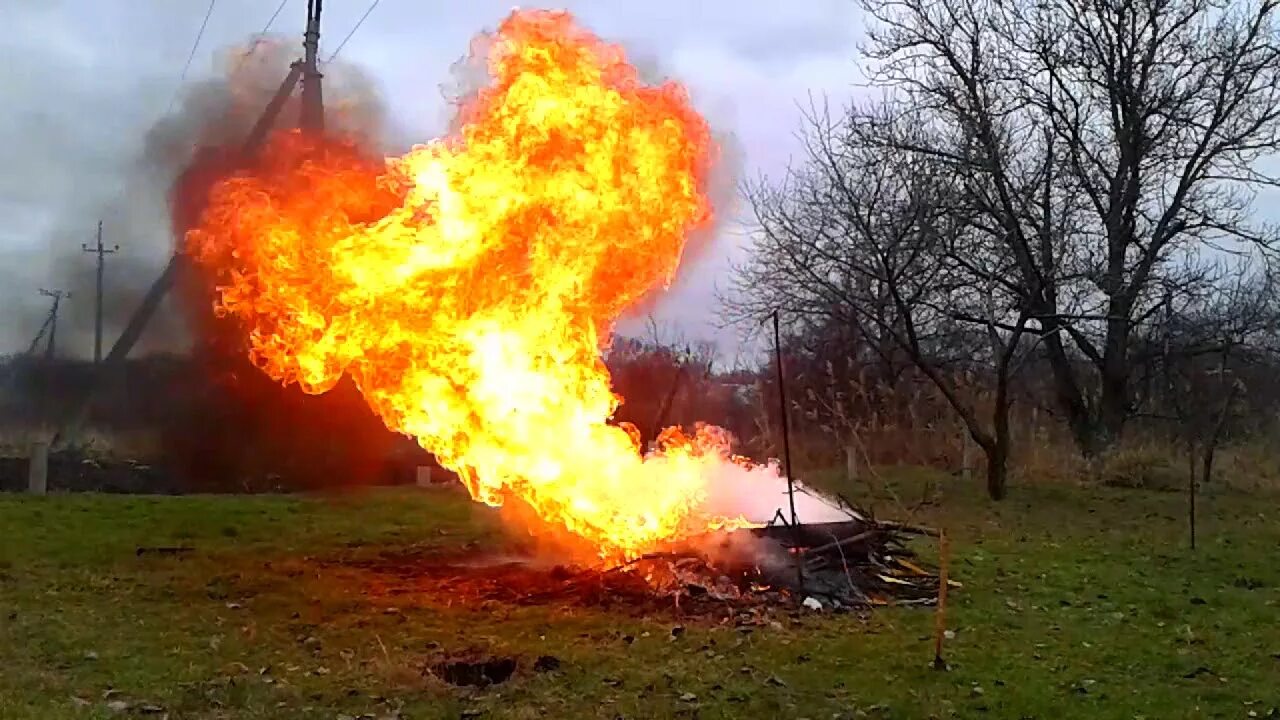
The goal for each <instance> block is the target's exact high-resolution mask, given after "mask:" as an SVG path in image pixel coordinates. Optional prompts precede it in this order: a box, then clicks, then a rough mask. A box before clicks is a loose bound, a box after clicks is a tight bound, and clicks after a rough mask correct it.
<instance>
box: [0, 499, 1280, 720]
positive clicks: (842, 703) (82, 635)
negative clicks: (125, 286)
mask: <svg viewBox="0 0 1280 720" xmlns="http://www.w3.org/2000/svg"><path fill="white" fill-rule="evenodd" d="M947 482H948V483H949V484H948V485H946V486H945V492H944V493H942V494H941V496H930V498H931V499H932V500H933V501H934V502H933V504H930V505H927V506H925V507H923V508H915V507H911V512H910V513H909V514H911V515H912V519H914V520H916V521H919V522H928V523H931V524H935V525H939V526H943V527H945V528H947V530H948V531H949V534H950V537H951V538H952V543H951V544H952V546H953V558H954V560H953V562H952V574H953V577H955V578H956V579H958V580H960V581H961V582H962V583H963V585H964V587H963V589H962V590H957V591H954V593H953V595H952V598H951V600H952V603H951V607H950V608H949V612H948V617H947V624H948V627H950V628H951V629H952V630H953V631H954V636H953V637H951V639H949V640H948V641H947V646H946V659H947V662H948V663H949V666H950V668H949V670H947V671H942V672H939V671H935V670H933V669H931V668H930V662H931V660H932V659H933V646H932V640H931V637H930V636H931V634H932V628H933V626H934V615H933V613H932V610H930V609H921V608H896V609H895V608H890V609H880V610H876V611H874V612H872V613H870V614H869V616H866V617H859V616H857V615H843V616H830V615H826V614H817V613H811V614H805V615H799V616H796V617H794V618H793V617H788V616H785V615H784V616H783V617H782V618H781V619H780V622H779V623H778V624H777V625H769V624H766V625H763V626H760V627H755V628H748V629H741V628H734V627H731V626H725V627H722V626H718V625H715V624H714V623H709V622H706V621H700V622H691V621H689V620H687V619H681V618H680V616H679V615H678V614H677V612H676V611H675V609H674V608H672V609H670V610H669V611H666V612H659V613H656V614H655V613H653V612H650V613H648V614H637V613H636V612H631V611H629V610H628V609H627V608H625V607H621V608H620V607H615V608H610V609H600V608H584V607H580V606H566V605H558V604H552V605H540V606H513V605H510V604H506V603H504V602H501V601H494V600H478V599H475V598H472V597H467V596H465V595H459V596H452V595H450V593H449V592H448V591H439V590H434V591H433V589H432V588H429V587H424V586H423V585H422V584H421V583H418V584H414V583H413V582H411V581H409V580H406V579H404V578H400V579H397V578H396V577H395V576H388V575H385V574H378V573H375V572H372V571H371V570H369V569H368V568H369V567H372V566H376V564H377V563H373V564H372V565H370V561H373V560H376V559H377V558H384V559H385V558H387V557H395V556H396V555H397V554H399V555H403V556H414V557H422V556H428V555H430V553H431V552H433V550H442V551H443V550H446V549H449V548H459V547H464V546H466V545H467V544H468V543H472V542H475V541H482V542H486V541H487V540H488V539H489V538H492V537H494V535H495V533H496V532H497V530H496V524H495V521H494V518H493V517H492V514H491V513H489V512H487V511H486V509H484V508H481V507H478V506H476V505H474V504H472V503H470V502H469V501H467V500H466V499H465V498H463V497H461V496H460V495H459V494H458V493H457V492H454V491H450V490H418V489H412V490H379V491H372V492H368V493H364V494H359V495H348V496H344V497H341V498H335V497H326V498H316V497H311V498H307V497H297V496H254V497H200V496H189V497H173V498H150V497H128V496H104V495H62V496H50V497H46V498H33V497H24V496H18V495H4V496H0V537H2V538H3V539H2V540H0V668H2V670H0V718H5V719H6V720H20V719H25V718H41V719H42V720H43V719H46V718H85V717H112V716H115V717H121V716H128V715H132V716H142V715H149V716H151V717H161V716H162V715H163V714H164V713H167V714H168V716H169V717H170V718H224V717H225V718H277V717H278V718H293V717H306V718H325V719H326V720H333V719H334V718H339V717H343V716H347V717H353V718H354V717H360V716H362V715H367V716H368V717H384V716H390V717H396V716H397V713H399V716H400V717H405V718H459V717H478V718H540V719H544V718H545V719H557V720H558V719H559V718H580V717H582V718H587V717H601V718H615V717H625V718H658V717H697V718H720V717H725V718H768V717H785V718H790V719H798V718H812V719H814V720H817V719H818V718H835V717H869V718H876V717H894V718H925V717H943V718H945V717H991V718H1070V717H1080V718H1139V717H1146V718H1152V719H1155V718H1203V717H1222V718H1246V717H1264V718H1265V717H1280V709H1278V707H1280V623H1278V622H1277V617H1278V615H1277V612H1278V611H1280V563H1277V561H1276V554H1277V552H1276V551H1277V548H1278V547H1280V511H1278V510H1277V504H1276V501H1275V499H1274V498H1260V497H1256V496H1254V497H1249V496H1242V495H1224V496H1219V497H1215V498H1211V499H1207V500H1205V501H1204V502H1203V503H1202V506H1201V516H1202V522H1201V528H1200V547H1199V548H1198V549H1197V550H1196V551H1195V552H1191V551H1190V550H1189V549H1188V547H1187V538H1186V535H1187V531H1186V521H1185V513H1184V499H1183V498H1182V497H1181V496H1179V495H1177V494H1172V493H1154V492H1148V491H1134V490H1114V489H1112V490H1108V489H1082V488H1075V487H1066V486H1031V487H1017V488H1014V489H1013V491H1012V495H1011V498H1010V499H1009V500H1007V501H1006V502H1004V503H1002V504H998V505H993V504H991V503H989V502H987V501H985V500H982V499H981V497H980V493H979V490H978V488H977V481H973V482H969V483H965V481H960V480H949V481H947ZM962 483H963V484H962ZM918 490H919V488H918V486H913V485H912V484H911V483H907V484H905V485H898V494H899V497H901V498H902V500H901V501H900V502H884V501H883V499H882V501H881V502H880V503H879V505H878V506H877V508H876V509H877V510H878V511H879V512H880V513H881V514H882V515H891V514H895V513H905V512H907V510H908V506H914V505H916V504H917V503H918V502H919V501H920V500H921V498H922V497H924V495H923V494H921V495H920V496H917V495H916V494H915V493H916V492H917V491H918ZM140 546H147V547H151V546H186V547H190V548H193V549H192V550H191V551H190V552H182V553H177V554H163V553H162V554H153V553H150V552H146V553H144V554H142V555H139V554H138V553H137V548H138V547H140ZM921 551H922V552H923V553H926V554H927V553H931V552H932V549H931V546H930V545H927V544H924V545H921ZM402 582H403V583H404V586H403V587H399V586H397V583H402ZM677 627H683V628H684V629H683V630H682V631H681V630H676V631H675V632H674V633H673V629H674V628H677ZM486 657H509V658H515V660H516V669H515V673H514V675H513V676H512V677H511V678H510V679H509V680H507V681H506V682H503V683H501V684H498V685H493V686H490V687H487V688H475V687H455V686H454V685H451V684H449V683H447V682H445V680H444V679H442V677H441V676H442V675H444V674H446V673H444V672H443V671H442V670H441V669H440V667H439V665H438V664H439V663H441V662H444V661H447V660H453V659H458V658H464V659H477V658H486ZM539 658H542V660H541V662H539ZM548 658H555V660H556V661H558V665H557V663H556V662H554V661H552V660H549V659H548ZM535 666H536V667H535ZM433 667H434V668H435V670H434V671H432V668H433Z"/></svg>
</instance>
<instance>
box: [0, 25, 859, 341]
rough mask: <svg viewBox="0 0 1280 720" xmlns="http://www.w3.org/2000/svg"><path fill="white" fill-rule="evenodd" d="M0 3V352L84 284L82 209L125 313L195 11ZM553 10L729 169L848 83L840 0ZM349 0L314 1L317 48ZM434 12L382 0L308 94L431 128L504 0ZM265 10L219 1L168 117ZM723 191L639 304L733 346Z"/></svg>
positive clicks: (176, 137) (757, 165)
mask: <svg viewBox="0 0 1280 720" xmlns="http://www.w3.org/2000/svg"><path fill="white" fill-rule="evenodd" d="M6 5H7V7H6V16H7V17H6V19H9V20H11V23H10V27H11V28H13V30H12V31H11V32H8V33H5V34H4V35H3V37H0V91H3V97H5V99H6V111H5V112H4V113H0V166H3V167H4V168H5V172H4V173H3V175H0V208H3V211H4V213H5V218H6V223H5V224H4V226H3V227H0V293H3V300H4V304H5V307H6V308H8V309H9V312H8V314H7V318H6V322H4V323H3V325H0V352H6V351H12V350H16V349H25V347H26V344H27V343H28V342H30V338H31V336H32V335H33V334H34V333H35V331H36V329H37V328H38V327H39V324H40V321H41V320H42V319H43V314H44V312H45V309H46V307H47V306H46V303H45V302H44V301H45V300H46V299H45V298H42V297H40V296H39V295H38V294H37V293H36V289H37V288H38V287H41V286H51V285H59V284H61V285H67V286H74V289H77V290H81V289H82V288H90V287H91V279H92V273H93V265H92V257H91V256H90V255H88V254H84V253H81V252H80V243H82V242H89V241H91V239H92V233H93V229H94V225H95V224H96V222H97V220H98V218H99V217H102V219H103V220H104V222H105V223H106V226H107V240H108V242H109V243H119V244H120V245H121V246H122V248H121V252H120V253H118V254H116V255H113V256H112V257H111V258H110V259H109V261H108V278H109V289H110V290H111V293H110V295H109V307H111V308H114V309H113V311H112V315H113V316H116V315H120V316H123V315H127V314H128V312H129V309H130V308H131V307H132V306H133V304H134V303H136V301H137V294H138V292H140V288H144V287H145V286H146V284H147V283H149V282H150V280H151V278H152V276H153V275H154V273H155V272H157V271H158V269H159V267H160V266H161V265H162V264H163V262H164V259H165V257H166V254H167V252H168V251H169V248H170V247H171V244H172V240H171V238H170V237H169V232H168V219H167V214H166V209H165V198H164V194H163V193H164V188H165V187H166V186H167V183H168V181H169V179H170V178H171V177H172V173H173V171H174V168H175V165H174V164H173V161H174V158H175V157H181V152H182V149H183V147H184V142H183V139H184V138H185V137H186V135H184V132H187V131H189V130H190V128H186V127H184V126H183V125H182V121H181V120H175V119H174V118H170V120H168V121H166V122H164V123H160V125H159V126H157V121H158V119H160V118H162V117H163V116H164V115H165V110H166V108H167V107H168V103H169V102H170V100H171V98H173V97H174V93H175V91H176V90H178V74H179V72H180V71H181V69H182V65H183V62H184V61H185V60H186V56H187V53H188V51H189V49H190V43H191V41H192V39H193V38H194V36H195V32H196V30H197V28H198V27H199V24H200V20H201V18H202V16H203V11H204V4H203V3H202V2H194V0H191V1H189V2H181V3H177V2H166V3H138V2H130V1H129V0H106V1H105V2H103V1H96V0H95V1H92V2H91V1H90V0H61V1H57V0H47V1H39V0H10V2H9V3H6ZM304 6H305V2H303V1H302V0H290V2H289V3H288V5H287V6H286V8H285V10H284V12H283V13H282V14H281V16H280V17H279V19H278V20H277V21H276V24H275V26H274V27H273V31H275V32H278V33H282V36H281V37H282V41H283V42H284V43H285V50H283V52H284V53H285V54H284V55H283V56H281V57H283V58H284V59H285V60H287V58H288V57H289V53H290V52H291V47H292V46H291V45H290V43H296V42H298V41H299V40H300V33H301V21H302V17H301V16H302V15H303V12H304V9H303V8H304ZM563 6H564V7H565V8H566V9H568V10H570V11H572V12H574V13H575V14H577V15H578V16H579V18H580V19H581V20H582V22H584V23H585V24H586V25H587V26H588V27H590V28H592V29H593V30H594V31H596V32H597V33H599V34H600V35H601V36H603V37H605V38H608V39H611V40H615V41H617V42H621V43H623V44H624V45H625V46H626V47H627V48H628V50H629V52H630V53H631V54H632V55H633V56H634V57H635V58H636V60H637V62H640V63H642V64H652V66H653V67H655V68H656V69H657V70H658V71H659V72H661V73H664V74H669V75H671V76H672V77H674V78H675V79H677V80H679V81H681V82H683V83H685V84H686V85H687V86H688V87H689V89H690V93H691V95H692V97H693V99H694V102H695V103H696V104H697V105H698V106H699V108H700V109H701V110H702V111H703V112H704V113H705V114H706V115H707V116H708V119H709V120H710V121H711V122H712V124H713V126H714V127H715V128H716V129H717V131H718V132H719V133H720V134H722V135H724V136H726V137H729V138H731V140H730V141H729V149H730V150H729V158H730V159H731V160H733V161H734V163H735V164H737V165H739V166H740V167H739V168H735V169H738V170H740V172H741V173H743V174H746V175H756V174H758V173H760V172H768V173H776V172H778V171H780V170H781V168H782V167H783V166H784V165H785V164H786V162H787V160H788V158H789V156H790V154H791V153H792V152H793V149H794V148H795V142H794V139H793V133H794V130H795V129H796V123H797V119H798V111H797V108H796V102H797V100H800V101H803V100H804V98H805V96H806V95H807V94H808V93H809V92H811V91H816V92H819V93H822V92H829V93H832V94H833V95H836V96H841V97H847V96H848V95H849V93H850V92H851V90H850V88H851V85H852V83H853V82H854V81H855V80H856V73H855V70H854V64H853V63H854V43H855V41H856V33H857V16H856V13H855V8H854V6H853V4H852V3H851V2H849V0H806V2H804V3H792V4H790V5H788V6H784V7H782V8H780V7H779V4H778V3H777V2H776V1H775V0H750V1H741V2H734V1H732V0H714V1H705V2H687V1H684V0H654V1H650V2H628V3H601V2H588V1H586V0H581V1H579V2H566V3H564V4H563ZM366 7H367V5H366V4H364V3H332V2H331V3H328V4H327V7H326V11H325V12H326V15H325V37H324V40H323V41H322V46H324V48H325V49H324V50H323V51H322V53H321V56H322V57H327V55H328V53H329V52H331V51H332V49H333V48H335V47H336V46H337V44H338V42H340V41H341V39H342V37H343V36H345V35H346V33H347V31H348V30H349V29H350V28H351V27H352V25H353V24H354V23H355V21H356V20H357V19H358V18H359V16H360V15H361V14H362V13H363V12H364V10H365V8H366ZM442 7H445V6H441V5H440V4H438V3H417V2H414V3H406V2H403V0H389V1H388V0H384V1H383V2H382V3H381V4H380V5H379V7H378V8H377V9H376V10H375V11H374V12H373V13H372V14H371V15H370V17H369V19H368V20H367V21H366V23H365V24H364V26H363V27H361V29H360V30H359V32H358V33H357V34H356V35H355V36H354V37H353V38H352V39H351V41H350V42H349V43H348V44H347V46H346V47H345V48H344V49H343V50H342V54H341V60H343V61H346V65H345V69H344V66H343V65H341V64H335V67H334V68H329V69H327V74H328V75H329V77H328V78H327V79H326V83H327V89H326V94H327V95H332V96H333V97H335V98H336V97H339V96H342V97H345V98H347V99H348V101H349V107H351V108H355V109H356V112H357V113H358V114H360V113H363V114H366V115H367V117H361V118H359V119H358V120H356V121H355V122H358V123H366V124H378V125H381V124H383V123H384V122H385V124H386V125H387V126H388V127H387V129H386V132H387V133H388V134H389V136H390V137H391V138H392V139H393V140H392V142H391V144H392V145H395V146H404V145H407V144H409V143H410V142H415V141H423V140H427V139H429V138H430V137H432V136H434V135H437V134H439V133H440V132H442V131H443V130H444V129H445V128H446V127H447V123H448V120H449V117H450V115H451V109H450V107H449V106H448V103H447V102H445V100H444V97H443V92H442V88H443V87H445V86H446V85H447V83H448V81H449V79H450V71H451V66H452V65H453V64H454V63H455V62H456V61H457V60H458V58H460V57H462V56H463V55H465V53H466V52H467V50H468V47H469V43H470V41H471V38H472V37H473V36H474V35H475V33H476V32H477V31H480V30H482V29H487V28H492V27H494V26H495V25H496V23H497V22H498V21H499V20H501V18H502V17H503V16H505V14H506V13H507V12H509V11H510V8H511V7H512V6H511V3H510V2H509V0H508V1H507V2H496V1H484V2H472V3H455V4H452V6H449V7H447V9H441V8H442ZM274 8H275V3H273V2H263V1H262V0H219V2H218V3H217V5H216V6H215V10H214V14H213V16H212V18H211V19H210V22H209V26H208V29H207V30H206V33H205V38H204V41H203V42H202V44H201V49H200V50H199V52H198V53H197V55H196V56H195V59H194V62H193V64H192V67H191V71H190V73H189V77H188V80H187V89H186V91H185V92H184V93H182V94H179V95H178V102H177V103H176V104H175V108H176V111H177V112H178V116H177V117H178V118H181V117H182V113H183V112H189V113H195V114H197V115H198V112H197V109H198V108H199V103H200V102H201V98H202V97H203V96H202V94H201V91H202V90H203V91H210V88H214V89H215V90H216V87H217V86H216V83H215V84H214V85H212V86H211V85H210V84H209V83H210V82H212V80H211V79H212V78H214V77H216V76H217V74H218V71H219V69H220V68H222V67H225V65H224V63H225V62H226V61H227V52H228V49H229V48H233V47H237V46H240V45H241V44H243V43H244V42H245V41H246V40H247V39H248V38H249V37H250V36H251V35H253V34H254V33H256V32H257V31H259V30H260V29H261V27H262V25H263V24H264V23H265V22H266V20H267V17H268V16H269V15H270V13H271V11H272V10H274ZM267 76H270V73H266V74H264V77H267ZM344 87H345V89H340V88H344ZM328 88H333V89H334V91H333V92H332V93H330V91H329V89H328ZM384 102H385V105H384V104H383V103H384ZM384 113H385V116H384ZM166 123H167V125H166ZM175 123H176V127H175ZM153 127H155V130H154V131H153V132H151V133H150V134H148V131H149V129H152V128H153ZM166 132H168V133H169V135H168V136H167V137H168V141H169V142H168V144H166V143H165V138H166V135H165V133H166ZM166 148H167V149H168V151H170V152H166ZM174 153H176V155H175V154H174ZM722 194H723V195H725V197H723V198H721V199H720V202H721V207H720V215H721V216H722V218H724V219H725V221H726V222H725V223H724V224H723V225H722V226H721V228H720V232H719V234H718V236H717V238H716V240H715V242H714V243H713V244H712V245H711V246H710V248H709V249H708V250H707V251H706V252H705V253H703V254H702V255H701V256H700V257H699V258H697V259H696V261H695V262H693V263H692V264H691V266H690V267H688V268H687V269H686V271H685V272H684V273H683V275H682V276H681V278H679V280H678V281H677V283H676V285H675V287H674V288H673V289H672V291H671V292H670V293H668V295H667V296H666V297H665V298H664V299H663V300H662V301H660V302H659V303H658V305H657V307H656V308H655V309H654V315H655V316H656V317H657V318H658V319H659V320H660V321H663V322H666V323H670V324H673V325H675V326H676V327H677V328H678V329H679V330H680V331H681V333H682V334H684V335H685V336H687V337H691V338H695V339H712V340H716V341H718V342H719V343H720V345H721V347H722V350H725V351H726V352H728V353H730V354H732V353H733V352H734V351H735V340H734V338H733V336H732V335H730V334H726V333H723V332H721V331H719V330H717V329H716V328H715V324H714V306H715V303H714V285H715V283H716V282H717V280H718V279H721V278H722V276H723V273H724V272H725V270H726V268H727V265H728V263H729V262H730V260H731V259H732V258H733V257H734V256H735V253H737V252H739V250H738V249H737V248H738V246H739V245H740V238H738V237H737V235H738V234H739V233H740V230H739V229H738V228H737V227H736V226H735V223H734V220H735V218H736V217H737V214H738V211H737V209H736V208H735V207H734V206H733V203H732V198H731V195H732V194H731V193H722ZM65 307H66V312H67V315H66V317H67V323H66V330H65V334H64V335H63V337H64V341H63V343H61V344H62V346H63V347H64V348H67V349H68V350H69V351H78V352H80V353H88V352H90V348H91V327H92V325H91V322H90V320H91V317H92V306H91V301H90V296H89V294H87V293H84V292H81V293H80V294H79V295H78V296H77V297H75V298H73V299H72V300H71V301H69V302H68V304H67V305H66V306H65ZM60 332H62V331H61V330H60ZM109 335H110V333H109ZM180 335H181V333H180V323H178V322H176V318H174V317H173V316H172V315H170V323H169V324H168V325H162V326H161V327H160V328H159V329H158V330H156V331H154V332H151V333H149V335H148V336H149V339H150V340H151V344H152V345H153V346H157V345H163V344H165V342H166V341H168V340H172V339H174V338H178V337H180Z"/></svg>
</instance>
